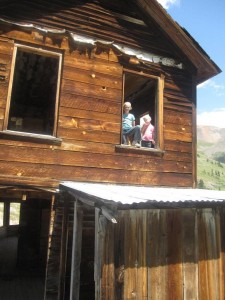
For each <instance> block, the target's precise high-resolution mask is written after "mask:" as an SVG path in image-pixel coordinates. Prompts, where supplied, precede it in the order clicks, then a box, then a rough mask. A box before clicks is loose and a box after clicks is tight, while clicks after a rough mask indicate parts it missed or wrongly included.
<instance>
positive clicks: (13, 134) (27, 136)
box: [0, 130, 62, 145]
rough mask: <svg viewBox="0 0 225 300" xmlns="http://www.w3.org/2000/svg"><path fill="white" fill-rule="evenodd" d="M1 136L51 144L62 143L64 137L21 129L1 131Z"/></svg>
mask: <svg viewBox="0 0 225 300" xmlns="http://www.w3.org/2000/svg"><path fill="white" fill-rule="evenodd" d="M0 138H3V139H11V140H19V141H30V142H34V143H43V144H51V145H61V143H62V139H60V138H56V137H54V136H51V135H44V134H35V133H29V132H21V131H11V130H6V131H0Z"/></svg>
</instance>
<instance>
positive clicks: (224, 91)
mask: <svg viewBox="0 0 225 300" xmlns="http://www.w3.org/2000/svg"><path fill="white" fill-rule="evenodd" d="M197 88H198V89H205V88H211V89H213V90H214V91H215V92H216V94H217V96H223V95H225V86H224V85H222V84H218V83H216V82H215V81H214V80H212V79H209V80H207V81H205V82H203V83H201V84H199V85H198V87H197Z"/></svg>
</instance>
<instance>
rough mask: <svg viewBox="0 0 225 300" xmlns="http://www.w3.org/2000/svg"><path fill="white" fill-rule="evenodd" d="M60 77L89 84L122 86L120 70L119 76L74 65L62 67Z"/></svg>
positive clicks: (112, 86)
mask: <svg viewBox="0 0 225 300" xmlns="http://www.w3.org/2000/svg"><path fill="white" fill-rule="evenodd" d="M62 78H63V79H64V80H73V81H79V82H83V83H87V84H91V85H97V86H98V85H99V86H105V87H111V88H114V89H121V88H122V72H121V74H120V76H118V77H116V76H115V75H114V76H113V75H108V74H102V73H98V72H93V71H92V70H87V71H86V70H82V69H78V68H75V67H67V66H65V68H64V69H63V74H62Z"/></svg>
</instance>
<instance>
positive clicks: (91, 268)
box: [0, 0, 225, 300]
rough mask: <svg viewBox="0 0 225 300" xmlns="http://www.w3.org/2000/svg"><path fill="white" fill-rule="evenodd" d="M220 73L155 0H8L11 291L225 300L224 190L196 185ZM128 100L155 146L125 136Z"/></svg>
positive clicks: (4, 251) (1, 201)
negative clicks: (206, 113)
mask: <svg viewBox="0 0 225 300" xmlns="http://www.w3.org/2000/svg"><path fill="white" fill-rule="evenodd" d="M219 72H220V69H219V67H218V66H217V65H216V64H215V63H214V62H213V61H212V60H211V59H210V57H209V56H208V55H207V54H206V53H205V52H204V50H203V49H202V48H201V47H200V46H199V44H198V43H197V42H196V41H195V40H194V39H193V38H192V37H191V36H190V35H189V34H188V32H186V31H185V30H184V29H183V28H181V27H180V26H179V25H178V24H177V23H176V22H175V21H174V20H173V19H172V18H171V17H170V16H169V15H168V14H167V13H166V11H165V10H164V9H163V8H162V7H161V6H160V5H159V4H158V3H157V1H156V0H129V1H128V0H120V1H119V0H114V1H108V0H79V1H76V0H74V1H71V0H67V1H66V0H65V1H63V0H57V1H54V2H51V1H49V0H35V1H32V2H30V1H27V0H21V1H10V0H9V1H6V0H0V218H1V220H0V222H1V223H0V254H1V255H0V279H1V281H0V292H1V295H4V297H5V299H7V297H8V299H10V297H12V298H13V296H11V293H17V296H18V293H21V299H32V300H34V299H35V297H36V299H113V300H114V299H115V300H116V299H118V300H119V299H160V300H161V299H224V297H225V286H224V270H225V260H224V249H225V231H224V220H225V219H224V217H225V210H224V201H225V195H224V193H223V192H211V191H207V194H206V193H205V192H204V191H199V190H197V189H195V188H196V86H197V84H199V83H202V82H204V81H205V80H207V79H209V78H211V77H212V76H215V75H216V74H218V73H219ZM125 101H129V102H131V103H132V107H133V111H132V112H133V114H134V115H135V117H136V122H137V123H139V122H140V120H141V118H142V117H143V115H145V114H146V113H147V114H150V115H151V117H152V122H153V124H154V126H155V133H156V137H155V139H156V144H155V147H154V148H144V147H141V148H136V147H133V146H127V145H123V144H122V136H121V135H122V134H121V131H122V107H123V103H124V102H125ZM18 210H20V215H19V217H18V216H17V219H14V218H13V216H14V214H13V212H14V211H16V212H18ZM6 279H7V280H6ZM12 282H14V283H15V284H16V283H17V284H18V285H20V289H19V290H17V289H13V288H12V284H11V285H10V283H12ZM28 282H29V284H30V285H29V286H30V288H28ZM23 285H24V287H26V288H25V289H23V288H22V286H23ZM18 291H20V292H18ZM29 291H30V293H31V294H29ZM24 293H26V296H24Z"/></svg>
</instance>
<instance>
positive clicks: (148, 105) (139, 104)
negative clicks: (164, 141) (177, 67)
mask: <svg viewBox="0 0 225 300" xmlns="http://www.w3.org/2000/svg"><path fill="white" fill-rule="evenodd" d="M159 84H160V78H159V77H156V76H145V75H143V74H141V75H140V74H138V73H133V72H127V71H126V72H124V107H123V121H122V123H123V128H124V120H125V118H126V116H127V114H128V113H130V114H133V115H134V117H135V126H136V127H139V129H137V130H139V131H140V132H141V135H140V136H141V137H140V141H138V143H139V145H138V144H136V142H137V141H136V140H135V141H133V139H134V138H135V135H134V134H133V133H132V132H131V134H130V132H128V133H127V132H126V131H124V130H123V133H122V144H127V145H129V144H132V145H134V146H139V147H145V148H146V147H147V148H159V145H160V143H159V131H160V127H159V124H160V121H159V119H160V114H159V108H160V107H161V104H160V101H161V97H160V87H159ZM127 103H130V104H131V107H132V109H131V110H130V111H128V110H127V111H126V112H125V109H126V104H127ZM124 113H125V114H124ZM128 118H129V117H128ZM144 123H145V124H144ZM136 136H137V135H136ZM148 140H149V142H150V143H148Z"/></svg>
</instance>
